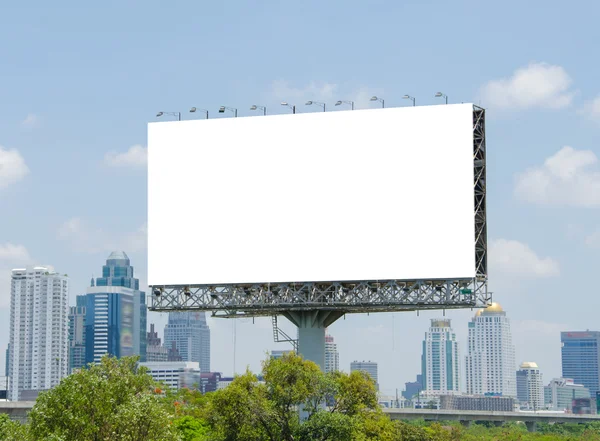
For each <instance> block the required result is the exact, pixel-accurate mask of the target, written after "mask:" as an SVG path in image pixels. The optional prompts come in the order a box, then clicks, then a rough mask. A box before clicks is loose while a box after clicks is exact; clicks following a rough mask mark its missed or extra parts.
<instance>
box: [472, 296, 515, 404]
mask: <svg viewBox="0 0 600 441" xmlns="http://www.w3.org/2000/svg"><path fill="white" fill-rule="evenodd" d="M515 368H516V365H515V347H514V346H513V343H512V337H511V333H510V321H509V320H508V317H506V312H504V310H503V309H502V307H501V306H500V305H499V304H498V303H492V304H491V305H490V306H488V307H487V308H486V309H484V310H479V311H477V314H475V317H473V319H472V320H471V321H470V322H469V340H468V354H467V356H466V374H467V393H468V394H478V395H479V394H498V395H504V396H509V397H516V396H517V383H516V381H517V379H516V370H515Z"/></svg>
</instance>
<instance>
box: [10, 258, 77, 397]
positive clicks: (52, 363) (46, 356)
mask: <svg viewBox="0 0 600 441" xmlns="http://www.w3.org/2000/svg"><path fill="white" fill-rule="evenodd" d="M68 298H69V279H68V277H67V276H66V275H61V274H58V273H56V272H55V271H54V270H53V269H52V268H51V267H41V266H37V267H33V268H31V267H30V268H24V269H15V270H13V271H12V280H11V292H10V351H9V363H8V370H9V372H8V375H9V378H10V380H9V398H10V399H11V400H20V399H35V398H36V397H37V393H38V392H39V391H41V390H46V389H51V388H52V387H54V386H56V385H57V384H58V383H59V382H60V380H61V379H62V378H63V377H66V376H67V374H68V371H69V352H68V348H69V319H68V315H69V305H68V303H67V302H68Z"/></svg>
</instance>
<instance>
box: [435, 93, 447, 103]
mask: <svg viewBox="0 0 600 441" xmlns="http://www.w3.org/2000/svg"><path fill="white" fill-rule="evenodd" d="M435 97H436V98H442V97H444V98H446V104H448V95H446V94H445V93H442V92H436V94H435Z"/></svg>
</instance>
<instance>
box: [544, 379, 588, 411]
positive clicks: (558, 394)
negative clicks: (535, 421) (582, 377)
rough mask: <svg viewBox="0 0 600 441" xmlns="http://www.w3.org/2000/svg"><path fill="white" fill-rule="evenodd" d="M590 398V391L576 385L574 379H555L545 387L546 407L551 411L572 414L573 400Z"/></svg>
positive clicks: (581, 385)
mask: <svg viewBox="0 0 600 441" xmlns="http://www.w3.org/2000/svg"><path fill="white" fill-rule="evenodd" d="M590 397H591V395H590V390H589V389H588V388H587V387H585V386H584V385H583V384H577V383H575V381H573V379H572V378H553V379H552V381H550V383H549V384H548V386H545V387H544V405H545V407H546V408H547V409H550V410H560V411H568V412H571V411H572V410H573V400H575V399H579V398H590Z"/></svg>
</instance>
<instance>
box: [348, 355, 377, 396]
mask: <svg viewBox="0 0 600 441" xmlns="http://www.w3.org/2000/svg"><path fill="white" fill-rule="evenodd" d="M354 371H363V372H366V373H367V374H369V376H370V377H371V378H372V379H373V381H374V382H375V386H376V387H377V390H379V383H378V375H377V363H376V362H374V361H353V362H352V363H350V372H354Z"/></svg>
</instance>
